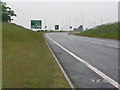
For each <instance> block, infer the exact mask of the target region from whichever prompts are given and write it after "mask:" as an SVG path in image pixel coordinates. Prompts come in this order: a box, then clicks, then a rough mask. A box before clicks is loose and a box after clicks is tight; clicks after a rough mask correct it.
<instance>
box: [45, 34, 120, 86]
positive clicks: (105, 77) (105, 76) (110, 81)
mask: <svg viewBox="0 0 120 90" xmlns="http://www.w3.org/2000/svg"><path fill="white" fill-rule="evenodd" d="M46 37H47V38H49V39H50V40H51V41H53V42H54V43H55V44H56V45H58V46H59V47H60V48H62V49H63V50H64V51H66V52H67V53H69V54H70V55H71V56H73V57H74V58H76V59H77V60H78V61H80V62H82V63H83V64H85V65H86V66H87V67H88V68H90V69H91V70H93V71H94V72H95V73H97V74H98V75H99V76H101V77H102V78H104V79H105V80H107V81H108V82H109V83H111V84H112V85H113V86H115V87H116V88H119V86H120V85H119V83H118V82H116V81H115V80H113V79H111V78H110V77H109V76H107V75H106V74H104V73H103V72H101V71H100V70H98V69H97V68H95V67H94V66H92V65H91V64H89V63H88V62H86V61H85V60H83V59H81V58H80V57H78V56H77V55H75V54H74V53H72V52H70V51H69V50H67V49H66V48H64V47H63V46H62V45H60V44H58V43H57V42H55V41H54V40H53V39H51V38H50V37H49V36H48V35H47V34H46Z"/></svg>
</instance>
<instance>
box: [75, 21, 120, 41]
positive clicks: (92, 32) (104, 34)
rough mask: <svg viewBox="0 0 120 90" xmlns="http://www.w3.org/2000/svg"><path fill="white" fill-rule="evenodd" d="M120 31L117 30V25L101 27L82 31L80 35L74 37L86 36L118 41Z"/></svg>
mask: <svg viewBox="0 0 120 90" xmlns="http://www.w3.org/2000/svg"><path fill="white" fill-rule="evenodd" d="M119 34H120V31H119V30H118V23H114V24H109V25H101V26H97V27H95V28H92V29H89V30H87V31H83V32H80V33H75V35H80V36H87V37H97V38H108V39H119V40H120V35H119Z"/></svg>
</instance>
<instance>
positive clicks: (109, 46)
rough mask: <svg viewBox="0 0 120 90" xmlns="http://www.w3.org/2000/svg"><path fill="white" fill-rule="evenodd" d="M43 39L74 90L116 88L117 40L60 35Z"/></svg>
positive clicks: (49, 34) (46, 35) (54, 34)
mask: <svg viewBox="0 0 120 90" xmlns="http://www.w3.org/2000/svg"><path fill="white" fill-rule="evenodd" d="M45 39H46V41H47V42H48V44H49V45H50V47H51V48H52V50H53V52H54V53H55V55H56V57H57V58H58V60H59V62H60V63H61V65H62V67H63V68H64V69H65V71H66V72H67V74H68V76H69V78H70V79H71V81H72V82H73V84H74V86H75V87H78V88H116V85H119V84H118V49H119V47H118V41H117V40H110V39H100V38H88V37H82V36H75V35H72V34H69V33H64V32H63V33H47V34H45ZM62 47H63V48H62ZM67 50H68V51H67ZM71 53H72V54H71ZM84 61H85V62H84ZM110 80H111V81H110Z"/></svg>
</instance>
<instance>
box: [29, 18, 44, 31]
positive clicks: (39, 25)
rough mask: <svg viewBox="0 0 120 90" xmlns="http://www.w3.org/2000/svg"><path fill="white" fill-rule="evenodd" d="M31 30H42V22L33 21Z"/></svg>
mask: <svg viewBox="0 0 120 90" xmlns="http://www.w3.org/2000/svg"><path fill="white" fill-rule="evenodd" d="M31 29H42V20H31Z"/></svg>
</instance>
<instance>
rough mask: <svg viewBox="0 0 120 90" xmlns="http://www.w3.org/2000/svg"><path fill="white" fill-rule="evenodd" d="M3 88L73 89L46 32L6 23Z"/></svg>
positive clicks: (3, 25) (4, 26) (4, 30)
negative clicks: (46, 37) (55, 56)
mask: <svg viewBox="0 0 120 90" xmlns="http://www.w3.org/2000/svg"><path fill="white" fill-rule="evenodd" d="M2 27H3V53H2V56H3V59H2V65H3V67H2V70H3V72H2V75H3V77H2V79H3V80H2V82H3V83H2V87H3V88H69V87H70V86H69V84H68V82H67V81H66V79H65V78H64V76H63V74H62V72H61V70H60V68H59V67H58V65H57V62H56V61H55V59H54V57H53V56H52V54H51V52H50V50H49V49H48V47H47V45H46V43H45V41H44V37H43V32H33V31H30V30H27V29H25V28H23V27H21V26H17V25H14V24H10V23H3V24H2Z"/></svg>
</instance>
